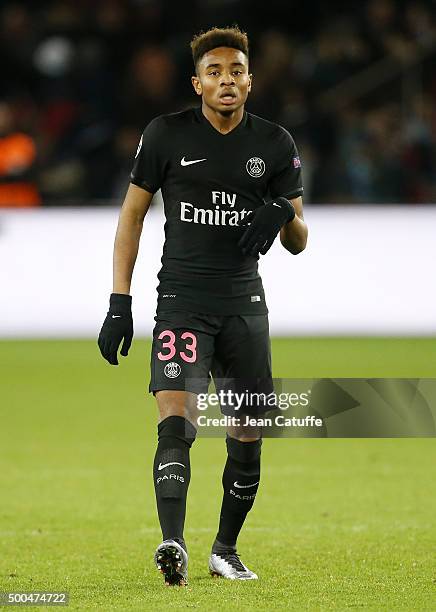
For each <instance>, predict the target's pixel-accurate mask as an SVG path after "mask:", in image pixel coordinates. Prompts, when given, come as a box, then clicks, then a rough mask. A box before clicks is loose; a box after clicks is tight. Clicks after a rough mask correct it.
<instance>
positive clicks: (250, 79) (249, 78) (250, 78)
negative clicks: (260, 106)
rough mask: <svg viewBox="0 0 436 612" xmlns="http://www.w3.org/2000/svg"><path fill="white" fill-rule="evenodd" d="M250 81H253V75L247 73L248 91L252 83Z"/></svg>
mask: <svg viewBox="0 0 436 612" xmlns="http://www.w3.org/2000/svg"><path fill="white" fill-rule="evenodd" d="M252 81H253V75H252V74H249V75H248V91H249V92H250V91H251V84H252Z"/></svg>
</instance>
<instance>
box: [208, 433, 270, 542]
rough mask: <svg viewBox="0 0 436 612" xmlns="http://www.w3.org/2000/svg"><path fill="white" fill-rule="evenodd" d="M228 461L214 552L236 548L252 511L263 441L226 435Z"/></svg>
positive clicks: (225, 469) (257, 484)
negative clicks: (238, 438) (239, 536)
mask: <svg viewBox="0 0 436 612" xmlns="http://www.w3.org/2000/svg"><path fill="white" fill-rule="evenodd" d="M226 443H227V453H228V456H227V462H226V465H225V468H224V473H223V488H224V495H223V503H222V506H221V514H220V523H219V529H218V534H217V536H216V540H215V542H214V545H213V547H212V551H213V552H216V553H218V552H222V550H223V548H227V549H229V548H230V549H236V540H237V538H238V535H239V532H240V531H241V528H242V525H243V524H244V521H245V518H246V516H247V514H248V512H249V511H250V510H251V508H252V506H253V504H254V499H255V497H256V492H257V489H258V486H259V480H260V449H261V445H262V440H255V441H254V442H241V441H240V440H236V439H235V438H230V437H227V440H226Z"/></svg>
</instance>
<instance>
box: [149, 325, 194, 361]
mask: <svg viewBox="0 0 436 612" xmlns="http://www.w3.org/2000/svg"><path fill="white" fill-rule="evenodd" d="M165 336H167V337H168V341H166V342H162V349H168V353H162V352H161V351H159V352H158V354H157V358H158V359H160V360H161V361H168V360H169V359H172V358H173V357H174V355H175V354H176V347H175V342H176V335H175V333H174V332H172V331H171V330H170V329H165V330H164V331H162V332H160V334H159V336H158V337H157V339H158V340H163V339H164V338H165ZM180 338H181V339H182V340H185V341H188V340H190V341H191V342H186V344H185V350H186V351H188V352H189V353H191V354H190V355H187V354H186V353H185V351H180V357H181V358H182V359H183V361H186V362H187V363H194V362H195V361H196V360H197V350H196V349H197V337H196V336H195V334H193V333H192V332H188V331H185V332H183V333H182V335H181V336H180Z"/></svg>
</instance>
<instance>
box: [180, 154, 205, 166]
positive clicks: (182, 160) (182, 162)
mask: <svg viewBox="0 0 436 612" xmlns="http://www.w3.org/2000/svg"><path fill="white" fill-rule="evenodd" d="M206 160H207V157H205V158H204V159H190V160H189V161H186V160H185V156H183V157H182V159H181V160H180V165H181V166H190V165H191V164H198V163H200V162H202V161H206Z"/></svg>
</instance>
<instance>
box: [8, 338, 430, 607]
mask: <svg viewBox="0 0 436 612" xmlns="http://www.w3.org/2000/svg"><path fill="white" fill-rule="evenodd" d="M149 349H150V345H149V343H146V342H145V341H143V340H136V342H135V343H134V345H133V349H132V351H131V354H130V355H129V357H128V359H123V358H121V365H120V366H119V367H118V368H114V367H111V366H109V365H108V364H107V363H106V362H104V361H103V360H102V359H101V358H100V357H99V355H98V352H97V347H96V345H95V343H94V342H90V341H73V342H68V341H65V342H62V341H47V342H43V341H41V342H40V341H29V342H27V341H26V342H24V341H23V342H18V341H17V342H15V341H10V342H2V343H0V367H1V369H0V372H1V379H2V384H1V387H2V393H1V432H0V443H1V471H0V486H1V488H0V491H1V504H0V591H17V590H18V591H19V590H24V591H30V590H33V591H38V590H39V591H41V590H64V589H65V590H68V591H69V592H70V606H69V607H70V609H86V608H97V609H102V610H115V609H124V610H148V609H150V610H151V609H153V610H164V609H182V608H198V609H205V610H206V609H207V610H220V609H223V610H224V609H227V610H228V609H231V610H251V609H258V610H267V609H296V610H301V609H318V610H319V609H345V608H355V607H356V608H362V609H365V610H367V609H378V610H379V609H389V610H394V609H405V610H411V609H414V610H424V609H425V610H428V609H434V603H435V599H434V587H435V584H434V582H435V578H434V574H432V547H433V546H434V541H435V535H436V530H435V525H434V516H435V498H434V495H433V494H432V490H433V485H434V468H433V467H432V466H433V465H434V448H435V447H434V440H432V439H397V440H329V439H327V440H319V439H290V440H265V442H264V446H263V471H262V486H261V489H260V492H259V496H258V499H257V501H256V504H255V507H254V510H253V511H252V513H251V514H250V515H249V518H248V519H247V522H246V526H245V528H244V531H243V533H242V535H241V537H240V542H239V549H240V551H241V553H242V559H243V560H244V561H245V562H246V563H247V565H248V566H249V567H250V568H252V569H253V570H255V571H256V572H257V573H258V574H259V576H260V580H259V581H257V582H242V583H234V582H230V581H224V580H217V579H213V578H211V577H209V575H208V572H207V560H208V554H209V549H210V545H211V543H212V540H213V538H214V535H215V533H216V528H217V520H218V512H219V505H220V500H221V483H220V479H221V473H222V467H223V464H224V460H225V446H224V443H223V441H222V440H216V439H205V438H201V439H199V440H197V441H196V443H195V445H194V447H193V449H192V472H193V476H192V480H191V486H190V494H189V499H188V515H187V524H186V539H187V543H188V546H189V553H190V567H189V578H190V584H189V586H188V587H187V588H185V589H180V588H171V589H169V588H165V587H164V585H163V579H162V577H161V576H160V575H159V574H158V573H157V571H156V569H155V568H154V565H153V562H152V557H153V552H154V549H155V547H156V545H157V544H158V543H159V542H160V531H159V528H158V522H157V518H156V512H155V502H154V492H153V485H152V480H151V465H152V457H153V454H154V449H155V431H156V428H155V419H156V409H155V406H154V400H153V398H152V397H150V396H149V395H145V389H146V385H147V383H148V378H147V377H148V361H149ZM273 363H274V375H275V376H277V377H278V376H287V377H290V376H295V377H312V376H313V377H319V376H341V377H361V376H404V377H431V376H434V372H433V370H432V363H434V340H431V339H429V340H425V339H369V338H367V339H325V338H324V339H303V338H299V339H276V340H274V341H273ZM35 609H36V608H35ZM39 609H40V608H39Z"/></svg>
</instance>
